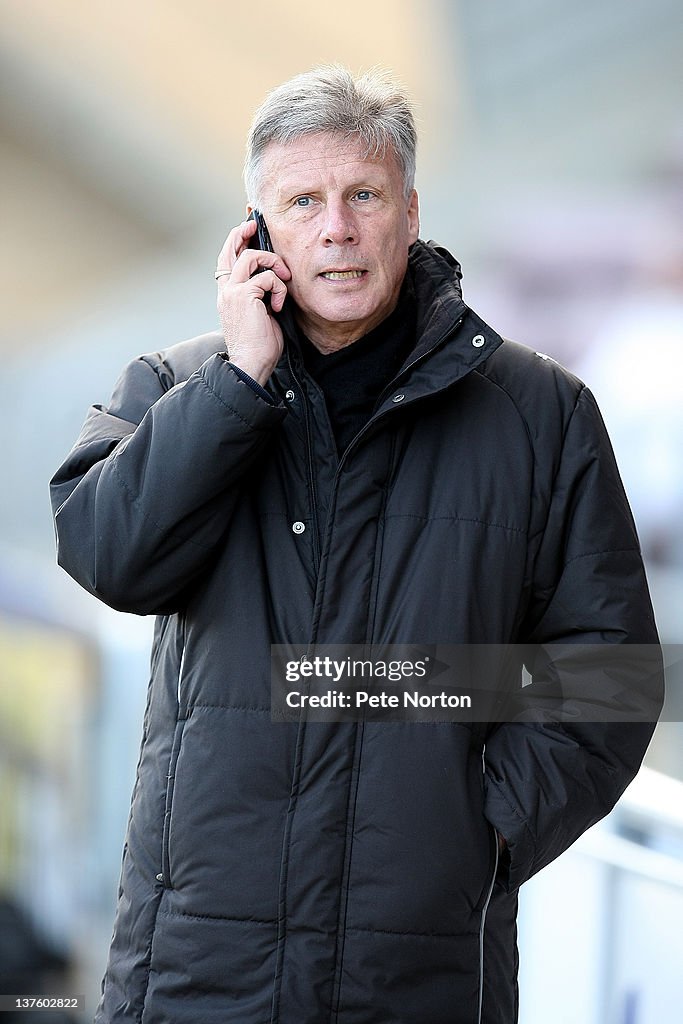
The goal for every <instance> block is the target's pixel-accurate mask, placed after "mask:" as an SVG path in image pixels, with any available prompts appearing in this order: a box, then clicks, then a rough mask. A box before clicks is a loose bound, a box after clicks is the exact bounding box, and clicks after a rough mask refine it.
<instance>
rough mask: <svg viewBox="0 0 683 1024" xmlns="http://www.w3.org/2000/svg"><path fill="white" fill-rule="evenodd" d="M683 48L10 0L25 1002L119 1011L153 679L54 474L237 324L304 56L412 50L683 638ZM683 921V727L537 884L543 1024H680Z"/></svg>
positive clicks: (479, 21)
mask: <svg viewBox="0 0 683 1024" xmlns="http://www.w3.org/2000/svg"><path fill="white" fill-rule="evenodd" d="M682 55H683V8H682V7H681V4H680V0H630V2H629V3H627V4H625V3H623V2H619V0H575V2H574V3H572V4H571V5H568V4H566V3H563V2H560V0H542V2H541V0H487V2H485V3H477V2H476V0H375V2H373V3H367V2H366V3H361V2H359V0H346V3H345V4H344V5H343V6H342V7H341V8H338V7H336V5H322V4H319V3H316V2H313V0H292V2H291V3H289V4H287V5H284V6H283V5H274V4H264V5H261V7H260V8H258V7H257V5H256V4H253V3H245V2H242V0H236V2H233V3H225V2H218V0H192V2H191V3H190V2H188V0H142V2H140V0H135V2H134V0H117V2H116V3H111V2H107V0H59V3H55V2H54V0H0V202H1V203H2V217H1V221H0V223H1V225H2V230H1V232H0V289H2V293H3V294H2V309H3V317H2V324H1V325H0V348H1V350H2V374H1V376H0V433H1V435H2V439H3V440H2V447H1V458H2V466H1V467H0V468H1V473H2V477H1V478H2V492H1V494H2V496H1V498H0V993H17V994H20V993H23V992H36V991H38V990H39V989H40V988H41V987H42V988H43V990H44V991H48V992H51V993H57V992H59V991H63V992H66V993H72V994H76V993H77V994H82V995H84V996H85V999H86V1008H87V1010H86V1013H85V1014H84V1015H81V1016H79V1015H78V1014H74V1015H72V1016H67V1015H62V1016H61V1017H58V1016H53V1017H51V1018H50V1019H51V1020H53V1021H55V1022H57V1021H67V1020H74V1021H75V1020H79V1019H84V1020H85V1019H88V1018H89V1017H91V1016H92V1012H93V1010H94V1007H95V1004H96V1002H97V997H98V992H99V983H100V978H101V975H102V971H103V969H104V963H105V958H106V953H107V946H108V942H109V936H110V933H111V926H112V921H113V913H114V902H115V896H116V886H117V877H118V871H119V865H120V856H121V848H122V842H123V834H124V830H125V821H126V817H127V813H128V806H129V798H130V791H131V787H132V782H133V777H134V773H135V767H136V762H137V749H138V744H139V740H140V736H141V730H142V714H143V707H144V700H145V692H146V684H147V671H148V648H149V640H150V635H151V623H150V622H148V621H147V620H145V619H137V618H135V617H132V616H125V615H117V614H115V613H113V612H110V611H109V610H108V609H106V608H104V607H101V606H99V604H98V603H97V602H96V601H95V600H94V599H91V598H89V597H87V596H86V595H85V594H82V593H81V592H80V591H79V588H78V587H77V586H76V585H75V584H74V583H72V582H71V581H70V580H69V579H68V578H67V577H66V576H65V575H64V574H63V573H61V572H60V571H59V570H58V569H57V568H56V567H55V558H54V543H53V534H52V526H51V519H50V510H49V503H48V496H47V483H48V480H49V478H50V476H51V475H52V473H53V472H54V471H55V469H56V468H57V466H58V465H59V463H60V462H61V460H62V459H63V457H64V456H65V454H66V452H67V451H68V450H69V448H70V447H71V445H72V443H73V441H74V440H75V438H76V435H77V433H78V431H79V428H80V425H81V423H82V420H83V418H84V416H85V412H86V410H87V407H88V406H89V405H90V404H91V403H95V402H103V403H106V402H107V399H108V396H109V394H110V392H111V388H112V386H113V382H114V380H115V378H116V376H117V375H118V372H119V370H120V369H121V368H122V366H123V365H124V364H125V363H126V362H127V361H128V360H129V359H130V358H133V357H134V356H136V355H138V354H139V353H141V352H144V351H150V350H155V349H158V348H160V347H165V346H167V345H168V344H171V343H173V342H174V341H177V340H180V339H182V338H184V337H189V336H191V335H194V334H198V333H201V332H203V331H206V330H212V329H214V327H215V326H216V314H215V296H214V280H213V269H214V266H215V259H216V255H217V253H218V251H219V249H220V248H221V245H222V242H223V239H224V237H225V235H226V234H227V231H228V230H229V228H230V227H231V226H232V225H233V224H235V223H236V222H237V221H238V220H240V219H241V218H242V215H243V210H244V195H243V190H242V184H241V177H240V171H241V161H242V154H243V143H244V138H245V134H246V130H247V127H248V124H249V120H250V116H251V113H252V111H253V109H254V108H255V107H256V106H257V104H258V103H259V102H260V101H261V100H262V98H263V97H264V95H265V93H266V92H267V91H268V90H269V89H270V88H271V87H273V86H275V85H277V84H278V83H280V82H281V81H283V80H284V79H286V78H288V77H290V76H291V75H293V74H295V73H297V72H299V71H303V70H306V69H308V68H309V67H311V66H313V65H315V64H317V63H321V62H324V61H340V62H342V63H346V64H348V65H349V66H350V67H351V68H352V69H354V70H362V69H365V68H367V67H369V66H372V65H374V64H382V65H384V66H387V67H390V68H392V69H393V70H394V71H395V72H396V73H397V75H398V76H399V77H400V78H402V79H403V81H404V82H405V84H406V85H407V86H408V88H409V89H410V91H411V92H412V94H413V95H414V97H415V100H416V103H417V109H418V117H419V124H420V130H421V146H420V151H419V161H418V182H417V184H418V189H419V191H420V195H421V208H422V236H423V237H424V238H434V239H436V240H438V241H440V242H442V243H443V244H445V245H447V246H448V247H449V248H450V249H451V250H452V251H453V252H454V253H455V255H456V256H457V257H458V259H459V260H460V261H461V262H462V264H463V268H464V281H463V285H464V294H465V299H466V301H467V302H468V303H469V304H470V305H471V306H473V307H474V308H475V309H476V310H477V311H478V312H479V313H480V314H481V315H482V316H483V317H484V318H485V319H486V320H488V321H489V322H490V323H491V324H492V325H493V326H494V327H495V328H496V329H497V330H498V331H500V332H501V333H502V334H503V335H504V336H506V337H512V338H515V339H517V340H519V341H522V342H524V343H526V344H528V345H530V346H532V347H534V348H536V349H539V350H541V351H543V352H546V353H548V354H549V355H551V356H553V357H555V358H556V359H558V360H560V361H561V362H563V363H564V364H565V365H567V366H569V367H570V368H571V369H572V370H573V371H574V372H576V373H577V374H579V376H581V377H583V379H585V380H586V381H587V382H588V383H589V385H590V386H591V388H592V389H593V391H594V392H595V394H596V395H597V398H598V400H599V402H600V405H601V407H602V410H603V413H604V416H605V419H606V421H607V425H608V428H609V429H610V432H611V435H612V439H613V443H614V446H615V449H616V452H617V457H618V460H619V462H620V465H621V468H622V472H623V476H624V478H625V482H626V485H627V490H628V492H629V495H630V497H631V501H632V505H633V509H634V513H635V516H636V520H637V522H638V525H639V529H640V533H641V538H642V543H643V548H644V552H645V556H646V559H647V566H648V573H649V577H650V581H651V586H652V592H653V597H654V602H655V607H656V612H657V617H658V621H659V626H660V630H661V633H662V637H663V639H664V640H666V641H668V642H669V643H670V644H677V643H680V642H683V628H682V618H683V401H682V399H683V386H682V384H681V381H682V380H683V344H682V342H683V287H682V286H683V234H682V232H681V222H682V214H683V122H682V121H681V116H680V109H681V96H682V90H681V87H682V85H683V59H682ZM673 700H674V705H675V702H676V701H678V702H679V704H678V706H679V707H680V694H678V695H677V694H676V693H674V695H673ZM668 717H669V718H670V719H673V718H676V717H678V718H683V715H681V714H676V713H675V711H674V713H671V714H669V716H668ZM682 919H683V727H682V726H681V724H680V722H676V721H667V722H663V723H661V724H660V725H659V726H658V728H657V732H656V734H655V739H654V741H653V743H652V746H651V749H650V751H649V753H648V757H647V761H646V767H645V768H644V769H643V770H642V771H641V773H640V775H639V776H638V778H637V780H636V781H635V782H634V784H633V785H632V786H631V787H630V789H629V790H628V791H627V794H626V795H625V797H624V798H623V800H622V801H621V803H620V805H619V806H618V808H617V809H616V810H615V811H614V812H613V814H612V815H610V816H609V818H608V819H606V820H605V821H604V822H603V823H601V824H600V825H598V826H596V827H595V828H594V829H592V830H591V831H590V832H589V833H588V834H587V835H586V836H585V837H584V838H583V839H581V840H580V841H579V843H578V844H577V845H576V847H575V848H574V849H573V850H572V851H571V852H570V853H569V854H567V855H565V857H563V858H562V859H561V860H560V861H558V862H557V863H556V864H555V865H553V866H551V867H550V868H548V869H547V870H546V871H544V872H543V873H542V874H541V875H540V876H539V877H538V878H537V879H535V880H533V881H532V882H530V883H529V884H528V885H527V886H525V888H524V890H523V892H522V900H521V915H520V947H521V968H520V986H521V1024H548V1022H549V1021H552V1022H553V1024H565V1022H566V1024H670V1022H671V1024H673V1022H676V1021H679V1020H680V1012H681V1011H680V1008H681V1005H683V973H682V972H681V966H680V965H681V962H682V960H683V958H682V952H683V944H682V943H681V938H680V921H681V920H682ZM28 1019H29V1018H28V1017H27V1015H26V1014H23V1015H22V1016H21V1020H22V1021H23V1022H24V1024H27V1021H28ZM39 1019H40V1020H41V1021H43V1024H45V1022H46V1021H47V1020H48V1015H46V1014H43V1015H42V1016H41V1017H40V1018H39ZM7 1020H8V1024H9V1018H7Z"/></svg>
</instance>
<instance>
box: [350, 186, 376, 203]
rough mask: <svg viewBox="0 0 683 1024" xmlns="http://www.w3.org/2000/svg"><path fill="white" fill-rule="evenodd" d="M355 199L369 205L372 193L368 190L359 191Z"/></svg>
mask: <svg viewBox="0 0 683 1024" xmlns="http://www.w3.org/2000/svg"><path fill="white" fill-rule="evenodd" d="M354 199H358V200H360V202H361V203H367V201H368V199H372V192H370V191H369V190H368V189H366V188H362V189H359V190H358V192H356V194H355V196H354Z"/></svg>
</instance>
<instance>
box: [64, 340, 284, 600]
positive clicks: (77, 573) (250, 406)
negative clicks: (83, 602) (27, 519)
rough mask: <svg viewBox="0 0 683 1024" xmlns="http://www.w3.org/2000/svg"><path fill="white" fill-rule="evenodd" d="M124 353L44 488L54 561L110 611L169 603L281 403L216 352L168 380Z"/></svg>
mask: <svg viewBox="0 0 683 1024" xmlns="http://www.w3.org/2000/svg"><path fill="white" fill-rule="evenodd" d="M168 383H169V382H164V381H162V379H161V377H160V375H159V373H158V372H157V369H156V367H155V365H154V362H153V360H152V359H151V358H148V357H142V358H140V359H138V360H135V361H134V362H133V363H131V364H130V365H129V366H128V367H127V368H126V370H125V371H124V373H123V374H122V376H121V378H120V380H119V382H118V384H117V386H116V388H115V390H114V394H113V396H112V399H111V402H110V404H109V406H108V407H107V408H103V407H101V406H93V407H92V408H91V410H90V412H89V414H88V417H87V419H86V422H85V424H84V427H83V430H82V432H81V435H80V437H79V439H78V441H77V443H76V445H75V447H74V448H73V450H72V451H71V453H70V454H69V456H68V457H67V459H66V461H65V462H64V463H63V465H62V466H61V467H60V469H59V470H58V471H57V473H56V474H55V476H54V477H53V479H52V481H51V484H50V490H51V499H52V505H53V511H54V521H55V531H56V537H57V552H58V562H59V564H60V565H61V566H63V568H64V569H66V571H67V572H68V573H69V574H70V575H71V576H73V578H74V579H75V580H77V582H78V583H80V584H81V585H82V586H83V587H85V589H86V590H88V591H90V593H92V594H95V595H96V596H97V597H99V598H101V599H102V600H103V601H104V602H106V603H107V604H109V605H111V606H112V607H114V608H117V609H119V610H121V611H129V612H136V613H138V614H148V613H156V612H168V611H173V610H176V606H177V604H178V601H179V597H180V595H181V594H182V592H183V590H184V589H185V588H186V586H187V585H188V584H190V583H191V582H192V580H193V579H194V578H195V577H196V576H197V575H198V574H199V573H200V572H201V570H202V568H203V567H204V566H205V565H206V563H207V560H208V559H209V558H210V557H211V554H212V552H213V551H214V550H215V548H216V546H217V545H218V544H219V543H220V541H221V538H222V537H223V536H224V534H225V530H226V528H227V526H228V523H229V519H230V515H231V512H232V509H233V508H234V504H235V501H236V500H237V497H238V495H239V484H240V480H241V479H242V478H243V477H244V475H245V474H246V473H247V472H248V470H249V469H250V467H251V466H253V465H254V463H255V461H256V460H257V459H258V456H259V454H260V453H261V452H262V451H263V450H264V447H265V446H266V445H267V444H268V441H269V438H270V437H271V436H272V433H273V431H274V430H275V429H276V428H277V427H278V426H279V424H280V422H281V421H282V418H283V417H284V416H285V415H286V410H285V409H284V408H282V407H278V406H274V405H269V404H268V403H267V402H265V401H264V400H263V399H262V398H260V397H259V396H258V395H257V394H256V393H255V392H254V391H253V390H252V389H251V388H250V387H249V386H248V384H245V383H244V382H243V381H242V380H240V379H239V377H238V376H237V375H236V374H235V372H234V371H233V370H232V368H231V367H230V364H229V363H228V362H227V361H226V359H224V358H223V357H222V356H221V355H220V354H215V355H212V356H211V357H210V358H208V359H207V360H206V362H204V363H203V364H202V365H201V366H200V367H199V368H198V369H197V370H196V371H195V372H194V373H192V374H191V375H190V376H189V377H188V379H187V380H184V381H183V382H181V383H178V384H175V385H174V386H171V387H169V386H168Z"/></svg>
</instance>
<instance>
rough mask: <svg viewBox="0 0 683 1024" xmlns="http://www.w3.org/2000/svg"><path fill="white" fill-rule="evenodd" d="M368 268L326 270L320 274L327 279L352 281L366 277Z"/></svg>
mask: <svg viewBox="0 0 683 1024" xmlns="http://www.w3.org/2000/svg"><path fill="white" fill-rule="evenodd" d="M365 274H367V270H324V271H323V272H322V273H321V274H320V275H319V276H320V277H322V278H324V280H325V281H352V280H354V278H360V277H364V276H365Z"/></svg>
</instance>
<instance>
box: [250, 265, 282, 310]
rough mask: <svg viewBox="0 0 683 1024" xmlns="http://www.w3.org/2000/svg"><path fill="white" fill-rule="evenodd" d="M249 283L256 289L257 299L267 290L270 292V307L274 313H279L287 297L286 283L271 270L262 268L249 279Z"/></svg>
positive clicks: (261, 297)
mask: <svg viewBox="0 0 683 1024" xmlns="http://www.w3.org/2000/svg"><path fill="white" fill-rule="evenodd" d="M250 284H251V285H253V286H255V288H256V289H257V293H258V297H259V299H263V297H264V296H265V294H266V293H267V292H269V293H270V308H271V309H272V310H273V312H274V313H279V312H280V310H281V309H282V306H283V304H284V301H285V299H286V298H287V285H286V284H285V283H284V281H282V280H281V278H280V277H278V275H277V274H276V273H275V272H274V271H272V270H264V271H263V273H262V274H257V275H256V276H255V277H252V278H251V279H250Z"/></svg>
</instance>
